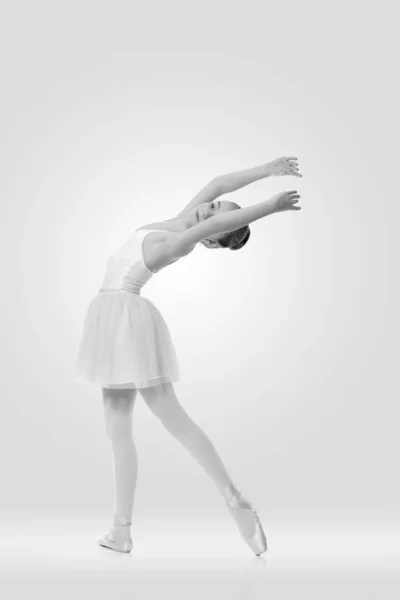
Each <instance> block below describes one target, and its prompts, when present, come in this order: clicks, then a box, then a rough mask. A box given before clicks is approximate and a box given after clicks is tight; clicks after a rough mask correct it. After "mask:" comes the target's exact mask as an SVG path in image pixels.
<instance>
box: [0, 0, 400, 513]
mask: <svg viewBox="0 0 400 600" xmlns="http://www.w3.org/2000/svg"><path fill="white" fill-rule="evenodd" d="M393 6H394V4H393V5H391V4H389V3H388V2H380V3H379V5H376V6H374V8H372V5H368V3H367V4H365V3H354V2H342V3H341V2H339V3H338V2H335V3H330V4H328V3H318V2H309V1H305V2H301V3H300V2H299V3H294V2H282V3H278V4H277V3H274V4H273V6H272V5H271V6H270V4H269V3H264V2H246V3H244V4H239V5H236V6H235V5H232V4H231V3H228V2H216V3H215V2H213V3H211V2H210V3H207V2H206V3H204V2H203V3H198V4H196V5H195V4H194V3H190V2H189V3H188V2H186V3H184V2H168V3H161V2H160V3H158V4H157V3H155V4H154V3H147V4H146V3H137V4H136V3H118V2H117V3H113V4H112V5H111V3H104V2H96V3H88V2H86V3H82V2H79V3H78V2H68V3H63V4H62V3H52V2H34V3H28V2H23V3H22V2H13V3H9V4H8V6H7V7H5V6H4V7H3V8H2V11H1V12H2V18H1V36H0V45H1V58H0V61H1V95H0V96H1V97H0V106H1V111H0V127H1V135H0V139H1V142H0V144H1V146H0V147H1V177H0V201H1V209H2V212H1V258H2V265H1V267H2V268H1V302H2V306H1V319H2V322H1V331H2V335H1V353H2V354H1V358H2V362H1V366H2V374H1V384H0V385H1V397H2V411H1V412H2V415H1V420H0V422H1V443H2V451H1V454H0V466H1V509H2V511H3V512H4V514H5V515H11V514H15V515H16V516H18V515H21V514H30V513H32V514H43V515H44V516H45V515H50V514H56V515H69V514H72V513H75V514H82V515H95V514H102V515H105V514H111V510H112V505H113V483H112V470H111V452H110V447H109V442H108V440H107V438H106V435H105V430H104V422H103V409H102V400H101V392H100V388H98V387H96V386H94V385H89V384H88V385H82V384H78V383H74V381H73V378H74V366H75V359H76V352H77V347H78V343H79V340H80V335H81V329H82V325H83V319H84V316H85V312H86V309H87V306H88V304H89V302H90V300H91V298H92V297H93V295H94V294H95V293H96V292H97V290H98V288H99V286H100V284H101V281H102V278H103V274H104V268H105V261H106V258H107V257H108V255H109V254H110V253H111V252H112V251H114V250H115V249H116V248H117V247H119V246H120V245H121V244H122V243H123V241H125V239H126V238H127V237H129V236H130V235H131V234H132V232H133V231H134V230H135V229H137V228H138V227H140V226H142V225H144V224H146V223H152V222H154V221H158V220H163V219H167V218H171V217H173V216H174V215H176V214H177V213H178V212H179V211H180V210H181V209H182V208H183V206H184V205H186V203H188V202H189V200H190V199H191V198H192V197H193V196H194V195H195V193H197V191H199V189H201V188H202V187H203V186H204V185H205V184H206V183H207V182H208V181H209V180H210V179H211V178H213V177H215V176H217V175H221V174H224V173H227V172H232V171H236V170H241V169H245V168H250V167H253V166H256V165H259V164H261V163H263V162H267V161H270V160H273V159H275V158H277V157H280V156H285V155H286V156H297V157H298V159H299V165H300V171H301V172H302V173H303V178H302V179H298V178H295V177H285V178H275V179H267V180H262V181H259V182H257V183H255V184H253V185H251V186H248V187H246V188H243V189H241V190H239V191H238V192H235V193H234V194H232V195H227V196H226V197H225V199H232V200H234V201H235V202H237V203H239V204H240V205H241V206H245V205H249V204H251V203H253V202H259V201H261V200H262V199H266V198H268V197H271V196H272V195H274V194H275V193H277V192H279V191H282V190H290V189H297V190H298V191H299V192H300V194H301V200H300V203H299V204H300V205H301V206H302V210H301V211H298V212H286V213H282V214H277V215H272V216H270V217H268V218H266V219H264V220H259V221H257V222H255V223H253V224H252V225H251V238H250V240H249V242H248V243H247V244H246V246H245V247H244V248H243V249H242V250H241V251H239V252H229V251H225V252H224V251H219V252H218V251H210V250H207V249H206V248H204V247H203V246H201V245H199V247H198V248H196V250H195V251H194V252H193V253H192V254H191V255H189V256H188V257H186V258H184V259H182V260H181V261H179V262H178V263H175V264H174V265H172V266H171V267H169V268H167V269H165V270H163V271H162V272H161V273H159V274H157V275H156V276H154V277H153V278H152V279H151V280H150V282H149V283H148V284H147V285H146V287H145V288H144V289H143V291H142V294H143V295H145V296H148V297H149V298H151V300H152V301H153V302H154V303H155V304H156V305H157V306H158V308H159V309H160V310H161V312H162V314H163V316H164V317H165V319H166V321H167V323H168V326H169V328H170V331H171V334H172V337H173V341H174V344H175V347H176V350H177V353H178V356H179V359H180V367H181V380H180V381H179V382H177V383H176V384H175V390H176V392H177V395H178V397H179V399H180V401H181V402H182V404H183V405H184V406H185V408H186V410H187V411H188V413H189V414H190V415H191V416H192V418H193V419H194V420H195V421H196V422H197V423H198V424H199V425H200V426H201V427H203V428H204V430H205V431H206V432H207V433H208V435H209V436H210V438H211V439H212V440H213V442H214V444H215V446H216V447H217V449H218V450H219V452H220V454H221V456H222V457H223V459H224V461H225V463H226V466H227V468H228V469H229V471H230V472H231V474H232V477H233V479H234V480H235V481H236V482H237V483H238V484H239V485H240V486H242V488H243V489H244V490H245V491H246V494H247V495H248V496H249V497H250V498H251V499H252V501H253V502H254V503H255V504H256V506H257V507H259V508H260V509H261V512H262V513H263V515H265V518H266V522H267V523H268V522H272V521H273V520H274V519H280V520H283V521H285V520H291V519H298V520H302V519H305V518H307V519H310V518H311V519H313V518H315V519H323V520H327V521H335V520H336V519H341V520H344V521H346V520H349V521H350V520H351V521H353V523H354V522H355V521H357V519H359V518H363V519H372V520H375V519H377V520H382V519H388V518H391V519H398V518H399V500H400V495H399V478H398V475H397V470H398V454H399V435H398V424H399V408H398V398H399V385H398V335H399V318H398V305H399V285H398V260H397V259H398V255H399V247H398V227H399V204H398V198H399V193H398V190H399V188H398V184H397V172H398V168H399V164H398V134H399V120H398V114H397V111H398V106H399V93H398V87H397V86H398V78H397V76H396V72H397V70H398V65H397V64H396V57H395V55H396V54H397V52H396V48H395V44H396V43H397V41H396V40H397V36H398V32H397V21H396V19H395V16H394V9H393ZM222 199H223V198H222ZM134 435H135V441H136V444H137V448H138V454H139V478H138V488H137V495H136V501H135V507H134V511H135V515H137V518H138V519H140V517H141V516H149V517H151V516H154V517H156V516H157V517H158V516H161V517H165V518H169V517H172V516H181V517H182V518H184V517H188V518H192V519H194V520H197V519H202V518H208V517H211V516H213V517H215V516H216V515H222V514H225V512H224V511H225V509H224V507H223V506H222V503H220V502H219V500H217V496H216V490H215V489H214V487H213V484H212V482H211V480H209V479H208V478H207V476H206V475H205V474H204V473H203V472H202V471H201V470H200V467H199V466H198V465H197V464H196V463H195V462H194V460H193V458H192V457H191V456H190V455H189V454H187V453H186V451H185V450H184V449H183V448H182V447H181V446H180V445H179V444H178V443H177V442H176V441H175V440H174V439H173V438H171V437H170V436H169V434H168V433H167V432H166V431H165V430H164V429H163V428H162V426H161V425H160V424H159V423H158V422H157V421H156V420H155V418H154V416H153V415H152V414H151V413H150V412H149V411H148V409H147V407H146V405H145V404H144V402H143V400H142V398H141V397H140V396H138V399H137V403H136V407H135V411H134Z"/></svg>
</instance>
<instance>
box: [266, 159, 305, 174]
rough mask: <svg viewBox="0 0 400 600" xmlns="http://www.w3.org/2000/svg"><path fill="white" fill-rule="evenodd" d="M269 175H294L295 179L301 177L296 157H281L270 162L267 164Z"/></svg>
mask: <svg viewBox="0 0 400 600" xmlns="http://www.w3.org/2000/svg"><path fill="white" fill-rule="evenodd" d="M267 168H268V173H269V175H278V176H279V175H295V176H296V177H303V175H301V174H300V173H299V172H298V171H299V163H298V162H297V157H296V156H282V157H281V158H276V159H275V160H273V161H272V162H270V163H268V164H267Z"/></svg>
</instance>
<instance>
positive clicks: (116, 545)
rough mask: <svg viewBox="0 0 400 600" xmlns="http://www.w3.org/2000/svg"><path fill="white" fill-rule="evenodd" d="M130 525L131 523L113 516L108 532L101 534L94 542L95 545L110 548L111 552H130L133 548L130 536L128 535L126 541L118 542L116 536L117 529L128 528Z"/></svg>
mask: <svg viewBox="0 0 400 600" xmlns="http://www.w3.org/2000/svg"><path fill="white" fill-rule="evenodd" d="M130 525H131V521H128V520H127V519H123V518H122V517H117V516H116V515H115V516H114V523H113V525H112V526H111V528H110V530H109V531H108V532H105V533H101V534H100V535H99V537H98V538H97V540H96V541H97V543H98V544H99V546H104V547H106V548H110V549H111V550H116V551H117V552H130V551H131V550H132V547H133V543H132V538H131V536H130V535H129V537H128V539H125V540H119V539H118V534H117V527H129V526H130Z"/></svg>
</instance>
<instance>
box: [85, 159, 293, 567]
mask: <svg viewBox="0 0 400 600" xmlns="http://www.w3.org/2000/svg"><path fill="white" fill-rule="evenodd" d="M282 175H294V176H297V177H302V175H301V174H300V173H299V168H298V162H297V158H296V157H281V158H278V159H276V160H274V161H272V162H270V163H265V164H262V165H260V166H257V167H254V168H251V169H246V170H243V171H238V172H234V173H228V174H226V175H222V176H219V177H216V178H215V179H213V180H212V181H210V183H208V184H207V185H206V186H205V187H204V188H203V189H202V190H201V191H200V192H199V193H198V194H197V195H196V196H195V197H194V198H193V199H192V200H191V201H190V202H189V204H188V205H187V206H186V207H185V208H184V209H183V210H182V211H181V212H180V213H179V214H178V215H177V216H176V217H173V218H171V219H168V220H165V221H162V222H157V223H152V224H150V225H145V226H143V227H141V228H139V229H137V230H136V231H134V233H133V235H131V236H130V237H129V239H128V240H126V241H125V242H124V244H123V245H122V246H121V247H120V248H119V249H118V250H117V251H116V252H114V253H113V254H112V255H111V256H110V257H109V259H108V261H107V268H106V272H105V276H104V279H103V282H102V285H101V287H100V289H99V290H98V293H97V294H96V295H95V296H94V297H93V299H92V300H91V302H90V304H89V307H88V310H87V312H86V316H85V321H84V325H83V331H82V336H81V341H80V345H79V350H78V356H77V361H76V378H75V380H76V381H78V382H88V383H96V384H99V385H100V386H101V389H102V399H103V408H104V417H105V429H106V434H107V436H108V438H109V440H110V443H111V449H112V455H113V473H114V488H115V510H114V516H113V522H112V524H111V527H110V529H109V531H107V532H104V533H102V534H101V535H100V536H99V537H98V538H97V542H98V543H99V544H100V545H101V546H105V547H107V548H110V549H113V550H116V551H118V552H130V551H131V550H132V547H133V541H132V537H131V524H132V520H131V519H132V511H133V505H134V498H135V491H136V483H137V476H138V458H137V452H136V446H135V442H134V439H133V436H132V415H133V409H134V406H135V402H136V397H137V392H138V391H139V392H140V395H141V396H142V397H143V399H144V401H145V403H146V404H147V406H148V407H149V408H150V410H151V411H152V412H153V413H154V415H155V416H156V417H157V418H158V419H159V420H160V421H161V423H162V424H163V425H164V427H165V428H166V429H167V431H169V432H170V433H171V434H172V435H173V436H174V437H175V438H176V439H177V440H178V441H179V442H180V443H181V444H182V446H183V447H185V448H186V449H187V450H188V452H190V453H191V455H192V456H193V457H194V459H195V460H196V461H197V462H198V464H199V465H200V466H201V467H202V468H203V469H204V471H205V472H206V473H207V474H208V475H209V476H210V478H211V479H212V481H213V482H214V484H215V485H216V487H217V488H218V490H219V491H220V493H221V497H222V498H223V500H224V501H225V503H226V506H227V508H228V509H229V512H230V514H231V515H232V517H233V519H234V521H235V523H236V525H237V527H238V529H239V531H240V533H241V535H242V538H243V539H244V541H245V542H246V543H247V544H248V546H249V548H250V549H251V550H252V551H253V552H254V554H256V555H260V554H261V553H263V552H265V551H266V550H267V541H266V537H265V533H264V531H263V528H262V526H261V522H260V519H259V516H258V514H257V512H256V510H255V509H254V506H253V505H252V503H251V502H250V501H249V500H248V498H246V496H245V495H244V494H243V492H242V490H241V488H240V487H239V486H238V485H236V484H235V483H234V482H233V481H232V478H231V477H230V475H229V473H228V471H227V469H226V467H225V465H224V463H223V461H222V459H221V457H220V456H219V454H218V452H217V450H216V448H215V446H214V444H213V443H212V441H211V440H210V439H209V437H208V436H207V434H206V433H205V432H204V431H203V430H202V429H201V428H200V427H199V425H197V424H196V423H195V422H194V421H193V419H192V418H191V417H190V416H189V415H188V413H187V412H186V411H185V409H184V408H183V406H182V405H181V403H180V402H179V400H178V398H177V396H176V393H175V390H174V387H173V382H175V381H177V380H178V379H179V363H178V358H177V355H176V352H175V348H174V344H173V341H172V338H171V334H170V331H169V329H168V326H167V324H166V322H165V320H164V318H163V316H162V315H161V313H160V311H159V310H158V308H157V307H156V306H155V305H154V304H153V302H152V301H151V300H150V299H149V298H147V297H145V296H142V295H141V290H142V288H143V286H144V285H145V284H146V283H147V281H148V280H149V279H150V278H151V277H152V276H153V275H154V274H155V273H157V272H159V271H160V270H161V269H164V268H166V267H167V266H169V265H171V264H173V263H174V262H176V261H177V260H179V259H180V258H182V257H184V256H188V255H189V254H190V253H191V252H192V251H193V250H194V248H195V247H196V245H197V244H198V243H201V244H202V245H203V246H205V247H206V248H209V249H227V248H229V249H230V250H238V249H240V248H243V246H244V245H245V244H246V243H247V242H248V240H249V237H250V228H249V223H252V222H254V221H256V220H258V219H261V218H264V217H266V216H268V215H270V214H274V213H277V212H282V211H286V210H300V209H301V207H300V206H296V204H297V203H298V201H299V198H300V195H299V194H298V192H297V191H296V190H291V191H287V192H282V193H279V194H276V195H275V196H273V197H272V198H270V199H269V200H266V201H265V200H264V201H262V202H260V203H257V204H254V205H252V206H249V207H246V208H241V207H240V206H239V205H238V204H236V203H235V202H230V201H223V200H219V198H220V197H221V196H223V195H225V194H227V193H230V192H233V191H235V190H237V189H240V188H242V187H244V186H246V185H249V184H250V183H252V182H254V181H257V180H259V179H262V178H266V177H270V176H282Z"/></svg>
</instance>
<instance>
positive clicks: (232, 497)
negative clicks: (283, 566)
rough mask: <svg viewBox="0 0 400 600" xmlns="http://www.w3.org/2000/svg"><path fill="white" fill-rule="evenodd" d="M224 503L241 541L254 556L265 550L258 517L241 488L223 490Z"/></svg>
mask: <svg viewBox="0 0 400 600" xmlns="http://www.w3.org/2000/svg"><path fill="white" fill-rule="evenodd" d="M223 497H224V499H225V503H226V505H227V507H228V509H229V511H230V513H231V515H232V517H233V519H234V521H235V522H236V525H237V527H238V529H239V531H240V533H241V536H242V538H243V540H244V541H245V542H246V543H247V545H248V546H249V548H250V549H251V550H252V551H253V552H254V554H255V555H256V556H259V555H260V554H262V553H263V552H266V550H267V540H266V537H265V533H264V531H263V528H262V525H261V522H260V519H259V516H258V514H257V512H256V510H255V509H254V507H253V505H252V504H251V502H249V500H248V499H247V498H246V497H245V496H244V495H243V493H242V490H241V488H239V487H238V486H236V485H230V486H227V487H225V488H224V490H223Z"/></svg>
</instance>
